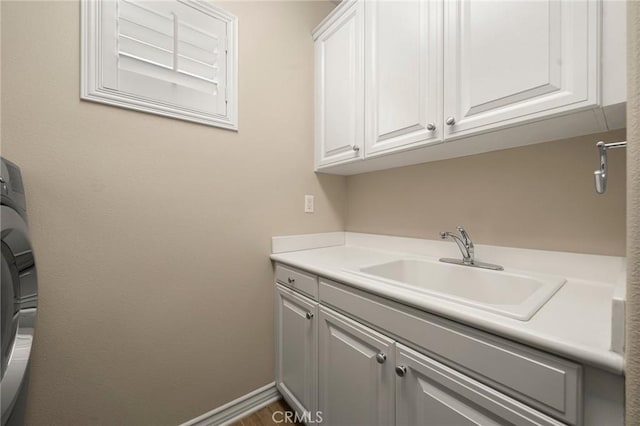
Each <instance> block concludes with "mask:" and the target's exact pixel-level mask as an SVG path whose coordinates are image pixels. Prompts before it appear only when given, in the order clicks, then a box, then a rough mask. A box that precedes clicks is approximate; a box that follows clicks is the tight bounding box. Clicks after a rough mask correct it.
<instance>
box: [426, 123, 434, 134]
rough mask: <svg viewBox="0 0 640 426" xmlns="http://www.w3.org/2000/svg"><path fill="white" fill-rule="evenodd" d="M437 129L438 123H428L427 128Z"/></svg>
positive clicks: (429, 129)
mask: <svg viewBox="0 0 640 426" xmlns="http://www.w3.org/2000/svg"><path fill="white" fill-rule="evenodd" d="M435 129H436V125H435V124H433V123H429V124H427V130H428V131H430V132H433V131H434V130H435Z"/></svg>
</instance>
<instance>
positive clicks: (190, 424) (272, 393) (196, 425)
mask: <svg viewBox="0 0 640 426" xmlns="http://www.w3.org/2000/svg"><path fill="white" fill-rule="evenodd" d="M281 398H282V396H280V392H278V389H277V388H276V384H275V382H271V383H269V384H268V385H266V386H263V387H261V388H259V389H256V390H254V391H253V392H249V393H248V394H246V395H243V396H241V397H240V398H238V399H234V400H233V401H231V402H229V403H227V404H225V405H223V406H221V407H218V408H216V409H214V410H211V411H209V412H208V413H204V414H203V415H201V416H199V417H196V418H195V419H191V420H189V421H187V422H185V423H183V424H181V425H180V426H224V425H228V424H231V423H233V422H235V421H237V420H240V419H241V418H243V417H246V416H248V415H249V414H251V413H253V412H255V411H258V410H259V409H261V408H262V407H265V406H267V405H269V404H271V403H272V402H275V401H277V400H279V399H281Z"/></svg>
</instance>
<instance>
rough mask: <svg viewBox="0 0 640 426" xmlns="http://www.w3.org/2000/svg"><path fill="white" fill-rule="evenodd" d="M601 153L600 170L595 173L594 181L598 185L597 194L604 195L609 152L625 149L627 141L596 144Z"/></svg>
mask: <svg viewBox="0 0 640 426" xmlns="http://www.w3.org/2000/svg"><path fill="white" fill-rule="evenodd" d="M596 146H597V147H598V151H600V169H599V170H596V171H595V172H593V180H594V183H595V185H596V192H597V193H598V194H604V193H605V191H606V190H607V150H609V149H614V148H624V147H626V146H627V141H621V142H610V143H604V142H602V141H600V142H598V143H597V144H596Z"/></svg>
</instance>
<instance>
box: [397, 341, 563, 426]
mask: <svg viewBox="0 0 640 426" xmlns="http://www.w3.org/2000/svg"><path fill="white" fill-rule="evenodd" d="M396 364H397V367H396V373H397V379H396V425H407V426H415V425H434V426H436V425H438V426H440V425H443V426H444V425H452V426H453V425H455V426H463V425H482V426H493V425H562V424H563V423H560V422H558V421H556V420H553V419H551V418H549V417H547V416H545V415H543V414H541V413H539V412H537V411H535V410H533V409H531V408H530V407H527V406H526V405H524V404H522V403H519V402H517V401H515V400H513V399H511V398H509V397H507V396H505V395H503V394H501V393H499V392H497V391H495V390H494V389H492V388H490V387H488V386H485V385H483V384H481V383H478V382H476V381H475V380H473V379H471V378H469V377H467V376H465V375H464V374H461V373H459V372H457V371H456V370H453V369H451V368H449V367H447V366H445V365H443V364H441V363H439V362H437V361H435V360H433V359H431V358H429V357H427V356H425V355H422V354H420V353H418V352H416V351H414V350H412V349H409V348H408V347H406V346H403V345H401V344H399V343H397V344H396Z"/></svg>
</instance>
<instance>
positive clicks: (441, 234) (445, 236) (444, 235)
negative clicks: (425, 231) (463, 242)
mask: <svg viewBox="0 0 640 426" xmlns="http://www.w3.org/2000/svg"><path fill="white" fill-rule="evenodd" d="M440 238H442V239H443V240H446V239H447V233H446V232H444V231H442V232H440Z"/></svg>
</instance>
